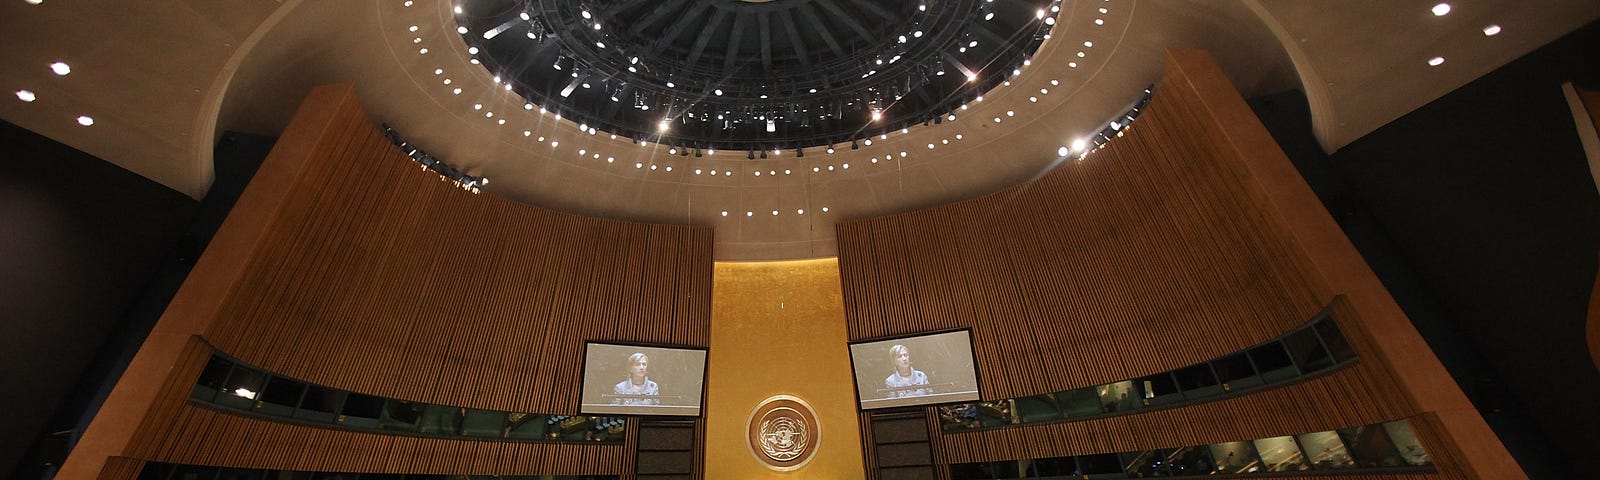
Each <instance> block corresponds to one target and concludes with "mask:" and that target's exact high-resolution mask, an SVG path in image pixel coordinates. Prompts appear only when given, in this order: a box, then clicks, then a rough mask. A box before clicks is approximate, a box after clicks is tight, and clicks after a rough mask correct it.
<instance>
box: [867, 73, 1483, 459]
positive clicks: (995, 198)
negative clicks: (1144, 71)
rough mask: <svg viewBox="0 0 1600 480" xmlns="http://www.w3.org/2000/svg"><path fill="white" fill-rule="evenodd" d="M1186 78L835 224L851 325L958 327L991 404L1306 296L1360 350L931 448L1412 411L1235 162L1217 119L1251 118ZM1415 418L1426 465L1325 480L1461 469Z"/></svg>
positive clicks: (1074, 441)
mask: <svg viewBox="0 0 1600 480" xmlns="http://www.w3.org/2000/svg"><path fill="white" fill-rule="evenodd" d="M1184 74H1185V72H1183V71H1179V70H1177V69H1176V68H1174V69H1169V73H1168V76H1167V78H1166V79H1165V80H1163V82H1162V84H1160V85H1159V86H1158V87H1157V89H1156V94H1155V96H1154V98H1153V99H1152V100H1151V101H1150V102H1149V104H1147V105H1146V106H1145V108H1144V109H1143V112H1142V113H1141V115H1140V117H1139V118H1138V120H1137V121H1136V122H1134V124H1133V125H1132V126H1131V127H1129V128H1125V129H1124V130H1123V132H1122V135H1119V138H1116V139H1114V140H1113V141H1111V142H1110V143H1108V144H1107V145H1106V146H1105V147H1104V148H1101V149H1099V150H1097V151H1095V152H1093V153H1091V154H1089V155H1088V157H1087V158H1085V159H1083V160H1081V161H1078V160H1076V159H1068V160H1066V161H1065V163H1064V164H1063V165H1061V166H1059V167H1057V168H1055V169H1053V170H1051V171H1049V172H1047V173H1045V174H1042V175H1041V176H1040V177H1039V178H1037V179H1036V180H1033V181H1031V182H1029V183H1026V184H1023V185H1019V186H1017V187H1013V188H1009V189H1006V190H1002V191H1000V192H997V193H994V194H990V195H986V196H983V197H979V198H974V199H971V200H967V201H963V202H957V203H953V204H949V205H944V206H939V207H934V208H930V209H926V210H920V211H915V212H907V213H903V214H898V215H890V216H884V217H877V218H867V219H858V220H853V221H849V222H843V223H840V224H839V226H838V239H839V250H840V267H841V271H842V277H843V291H844V300H845V307H846V318H847V321H848V323H847V325H848V327H849V329H850V336H851V339H852V340H867V339H873V338H879V337H885V336H893V335H902V334H911V333H917V332H924V331H930V330H942V329H954V328H971V329H972V331H973V343H974V345H973V349H974V352H975V354H976V356H977V364H978V368H979V376H980V388H981V389H982V391H983V397H984V398H985V399H989V400H995V399H1004V398H1016V397H1023V396H1029V395H1036V394H1042V393H1050V392H1058V391H1065V390H1070V389H1074V388H1079V387H1085V386H1090V385H1097V384H1103V383H1108V382H1113V381H1120V380H1126V379H1133V378H1138V377H1141V376H1144V375H1148V374H1152V373H1159V372H1164V371H1170V370H1174V369H1178V368H1181V367H1186V366H1189V365H1193V364H1196V363H1199V362H1202V361H1207V360H1211V359H1215V358H1219V357H1222V356H1225V355H1228V354H1232V353H1235V352H1239V351H1242V350H1245V349H1247V348H1249V347H1252V346H1254V345H1258V344H1260V343H1261V342H1264V341H1267V340H1270V339H1273V338H1276V337H1279V336H1281V335H1283V334H1284V333H1286V332H1288V331H1290V330H1292V329H1293V328H1295V327H1298V326H1300V325H1302V324H1304V323H1305V322H1306V321H1307V320H1308V319H1310V318H1312V317H1313V316H1314V315H1315V314H1316V313H1317V312H1318V311H1320V310H1323V309H1328V310H1330V311H1331V312H1332V313H1333V317H1334V319H1335V321H1337V322H1338V324H1339V325H1340V327H1341V329H1343V331H1344V332H1345V333H1346V336H1347V337H1349V340H1350V342H1351V343H1352V346H1353V348H1355V349H1356V351H1357V354H1358V355H1360V357H1361V359H1362V360H1361V361H1360V362H1359V363H1357V364H1356V365H1354V366H1352V367H1347V368H1343V369H1340V370H1338V371H1334V372H1331V373H1327V374H1323V375H1319V376H1314V377H1311V378H1307V379H1304V380H1300V381H1296V382H1293V383H1290V384H1286V385H1280V386H1274V387H1269V388H1267V389H1264V390H1261V391H1256V392H1252V393H1248V394H1245V395H1240V396H1236V397H1229V398H1225V399H1220V400H1215V401H1209V402H1203V403H1198V404H1193V405H1185V406H1178V407H1173V408H1165V409H1153V410H1150V411H1144V412H1140V413H1134V414H1129V415H1120V416H1112V417H1103V418H1097V419H1089V420H1081V421H1071V422H1058V423H1051V424H1038V425H1029V426H1016V427H1008V428H1001V429H993V430H984V431H974V432H960V433H955V432H951V433H945V432H937V433H936V436H935V441H934V445H935V454H936V455H935V458H938V459H940V461H941V462H943V463H946V464H953V463H967V462H983V461H995V460H1006V459H1019V458H1041V457H1059V456H1071V455H1081V454H1092V453H1105V452H1125V451H1137V450H1145V449H1154V448H1168V447H1181V446H1188V445H1199V444H1208V443H1216V442H1225V441H1236V440H1250V439H1256V438H1265V437H1273V436H1280V435H1289V434H1298V433H1306V432H1315V431H1323V430H1331V429H1338V428H1345V427H1353V426H1360V425H1368V424H1373V423H1380V422H1384V421H1389V420H1395V419H1400V418H1417V417H1419V416H1420V415H1423V414H1425V413H1427V412H1426V411H1425V409H1424V408H1423V406H1422V405H1420V404H1419V402H1418V401H1417V400H1416V399H1417V396H1416V395H1413V394H1412V393H1413V392H1409V391H1408V390H1407V389H1406V387H1405V386H1404V385H1403V383H1402V382H1401V381H1399V379H1398V377H1397V369H1396V368H1395V366H1394V365H1390V364H1388V363H1387V359H1390V358H1394V357H1393V356H1391V355H1384V353H1387V352H1384V351H1383V350H1381V348H1382V347H1380V343H1381V342H1376V341H1374V339H1375V337H1373V335H1374V332H1371V331H1369V330H1370V329H1371V328H1372V326H1373V325H1378V324H1381V325H1383V327H1381V329H1382V333H1381V334H1384V335H1390V334H1398V333H1403V332H1398V331H1397V330H1394V329H1393V328H1390V327H1391V326H1392V325H1390V324H1389V323H1385V322H1378V323H1374V322H1372V321H1369V320H1370V319H1366V318H1363V317H1362V312H1358V311H1357V309H1356V308H1354V307H1352V305H1351V302H1350V301H1349V300H1348V299H1346V298H1344V297H1343V296H1341V295H1339V291H1340V290H1339V288H1342V287H1339V286H1335V285H1332V284H1330V283H1328V282H1329V279H1328V277H1326V276H1325V275H1324V274H1323V272H1321V271H1320V270H1319V267H1318V264H1317V262H1314V261H1313V259H1312V257H1311V256H1310V255H1311V253H1310V250H1308V249H1307V247H1306V245H1304V244H1302V243H1301V242H1303V241H1306V240H1304V239H1303V238H1301V237H1300V236H1297V234H1296V233H1295V232H1293V231H1291V230H1290V229H1289V227H1288V223H1287V222H1285V221H1284V220H1283V219H1282V218H1281V217H1280V215H1281V213H1280V212H1279V211H1278V210H1277V209H1275V208H1272V206H1273V205H1274V204H1273V203H1272V202H1274V200H1273V197H1271V196H1270V193H1271V192H1269V191H1268V190H1266V189H1263V188H1262V187H1261V186H1260V182H1261V181H1262V180H1261V179H1259V178H1256V177H1255V176H1254V175H1255V173H1254V172H1253V171H1252V170H1251V166H1250V165H1248V164H1246V163H1245V162H1243V161H1241V160H1240V157H1241V155H1244V154H1243V153H1241V150H1240V149H1239V147H1238V146H1237V145H1235V144H1234V139H1233V138H1232V136H1233V133H1232V132H1233V129H1238V128H1251V126H1250V125H1242V124H1241V125H1234V124H1228V123H1224V122H1220V121H1219V120H1218V119H1217V118H1216V117H1215V116H1214V115H1213V112H1212V111H1211V110H1210V106H1208V105H1207V104H1205V102H1204V101H1203V100H1204V99H1205V98H1209V97H1204V98H1203V96H1202V95H1200V94H1199V93H1197V92H1196V90H1195V88H1196V87H1195V86H1194V85H1192V84H1190V83H1189V79H1187V78H1183V75H1184ZM1234 95H1235V96H1237V95H1236V94H1234ZM1254 128H1260V127H1259V124H1255V127H1254ZM1322 215H1324V216H1326V214H1325V213H1323V214H1322ZM1369 280H1371V282H1373V283H1375V282H1376V280H1375V278H1373V279H1369ZM1363 285H1364V286H1365V284H1363ZM1378 288H1381V286H1380V287H1378ZM1363 292H1364V293H1365V292H1366V290H1363ZM1402 320H1403V317H1402ZM1413 334H1414V332H1413ZM1439 374H1440V375H1443V374H1444V372H1443V371H1442V369H1440V371H1439ZM1434 423H1440V422H1434ZM1418 429H1419V430H1426V431H1427V433H1424V432H1420V431H1419V437H1420V438H1423V440H1422V441H1423V442H1424V445H1425V446H1426V447H1427V448H1429V450H1430V452H1434V453H1435V459H1436V461H1437V462H1439V463H1441V465H1443V466H1442V467H1441V468H1440V473H1439V474H1426V475H1414V474H1359V475H1355V476H1351V477H1346V476H1343V475H1341V477H1340V478H1441V477H1442V478H1469V476H1470V475H1468V474H1467V473H1464V470H1462V469H1460V468H1457V465H1459V464H1460V463H1462V462H1465V461H1466V459H1465V458H1464V457H1462V456H1461V452H1460V451H1459V449H1456V448H1454V446H1453V445H1451V444H1450V440H1449V439H1448V438H1449V436H1448V435H1443V434H1440V432H1442V430H1441V429H1440V425H1434V424H1428V423H1426V422H1424V424H1423V425H1421V426H1419V427H1418ZM870 457H871V455H869V458H870Z"/></svg>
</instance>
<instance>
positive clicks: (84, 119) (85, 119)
mask: <svg viewBox="0 0 1600 480" xmlns="http://www.w3.org/2000/svg"><path fill="white" fill-rule="evenodd" d="M78 125H83V126H85V127H87V126H90V125H94V119H93V118H90V117H89V116H88V115H80V116H78Z"/></svg>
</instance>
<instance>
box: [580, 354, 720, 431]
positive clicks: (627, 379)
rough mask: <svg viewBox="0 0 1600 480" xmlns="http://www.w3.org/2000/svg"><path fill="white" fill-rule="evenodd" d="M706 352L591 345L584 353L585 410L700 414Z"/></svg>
mask: <svg viewBox="0 0 1600 480" xmlns="http://www.w3.org/2000/svg"><path fill="white" fill-rule="evenodd" d="M705 378H706V351H705V350H697V349H691V348H668V347H648V346H639V345H617V344H608V343H592V342H591V343H589V344H587V345H585V346H584V353H583V394H582V395H581V400H580V402H581V403H582V405H581V407H580V408H579V409H578V411H579V412H580V413H584V414H597V415H681V416H691V417H692V416H699V415H700V394H701V392H702V391H703V390H702V389H701V385H702V384H704V383H705Z"/></svg>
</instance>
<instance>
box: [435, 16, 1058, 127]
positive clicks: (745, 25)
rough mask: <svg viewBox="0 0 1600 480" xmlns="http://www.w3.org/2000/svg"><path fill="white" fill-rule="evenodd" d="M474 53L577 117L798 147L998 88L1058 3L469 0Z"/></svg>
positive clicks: (463, 29)
mask: <svg viewBox="0 0 1600 480" xmlns="http://www.w3.org/2000/svg"><path fill="white" fill-rule="evenodd" d="M459 8H460V11H461V13H459V14H457V15H456V20H457V23H458V24H459V26H458V27H457V32H458V33H460V34H461V35H462V40H463V41H464V43H465V44H467V45H468V46H469V47H468V52H469V54H471V55H473V56H474V58H476V59H478V60H480V61H481V62H482V65H483V66H484V67H486V68H487V69H488V70H489V71H491V72H494V73H495V76H496V79H497V80H499V81H500V82H502V83H503V84H504V85H508V86H510V87H512V90H513V91H515V92H516V93H517V94H518V95H520V96H522V97H523V98H524V99H526V100H528V101H529V102H531V103H533V104H535V105H538V106H540V107H543V108H545V109H547V110H548V111H555V112H557V113H559V114H561V115H563V116H564V117H565V118H567V119H570V120H572V121H574V122H578V123H579V124H580V125H582V126H584V127H585V128H586V129H587V127H594V128H597V129H599V130H600V131H605V132H607V133H612V134H617V135H621V136H625V137H629V138H631V139H634V140H637V141H646V140H654V141H656V142H657V143H665V144H669V145H673V146H676V147H678V148H680V149H684V150H685V151H687V150H689V149H693V150H695V151H699V150H702V149H706V150H713V149H721V150H745V151H750V152H751V153H755V152H764V151H766V150H795V149H799V148H804V147H816V146H827V145H831V144H835V143H841V142H850V141H852V140H860V139H863V138H865V137H867V136H870V135H878V134H882V133H884V132H888V131H892V130H899V129H902V128H906V127H909V126H912V125H916V124H920V123H924V122H930V121H931V122H937V123H942V122H943V121H944V120H945V118H947V117H948V116H949V115H950V114H951V113H952V112H953V111H954V110H955V109H956V108H958V107H960V106H961V105H962V104H963V103H966V102H968V101H971V100H972V99H974V98H976V97H977V96H978V95H981V94H982V93H983V92H985V91H987V90H989V89H990V88H993V87H994V86H996V85H999V84H1000V83H1001V82H1002V81H1003V80H1004V79H1005V78H1006V77H1007V75H980V74H979V73H978V72H981V71H1001V72H1004V71H1009V70H1012V69H1013V68H1016V67H1020V66H1021V65H1022V63H1023V61H1024V60H1026V59H1028V58H1029V57H1030V56H1031V55H1032V54H1033V53H1034V51H1035V50H1036V49H1037V48H1038V46H1039V44H1040V43H1041V42H1043V40H1044V36H1045V35H1047V34H1048V33H1049V32H1050V28H1051V26H1053V25H1054V24H1055V20H1056V19H1055V14H1056V13H1058V12H1059V10H1060V6H1059V3H1057V2H1056V1H1053V0H998V1H996V0H898V1H884V0H870V1H869V0H778V1H770V0H769V1H745V0H668V1H658V2H647V1H629V0H591V1H586V2H572V1H557V0H467V1H463V2H461V4H460V6H459Z"/></svg>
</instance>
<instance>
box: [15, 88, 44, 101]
mask: <svg viewBox="0 0 1600 480" xmlns="http://www.w3.org/2000/svg"><path fill="white" fill-rule="evenodd" d="M38 98H39V97H38V96H35V95H34V94H33V91H32V90H17V100H22V101H24V102H32V101H34V100H37V99H38Z"/></svg>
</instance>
